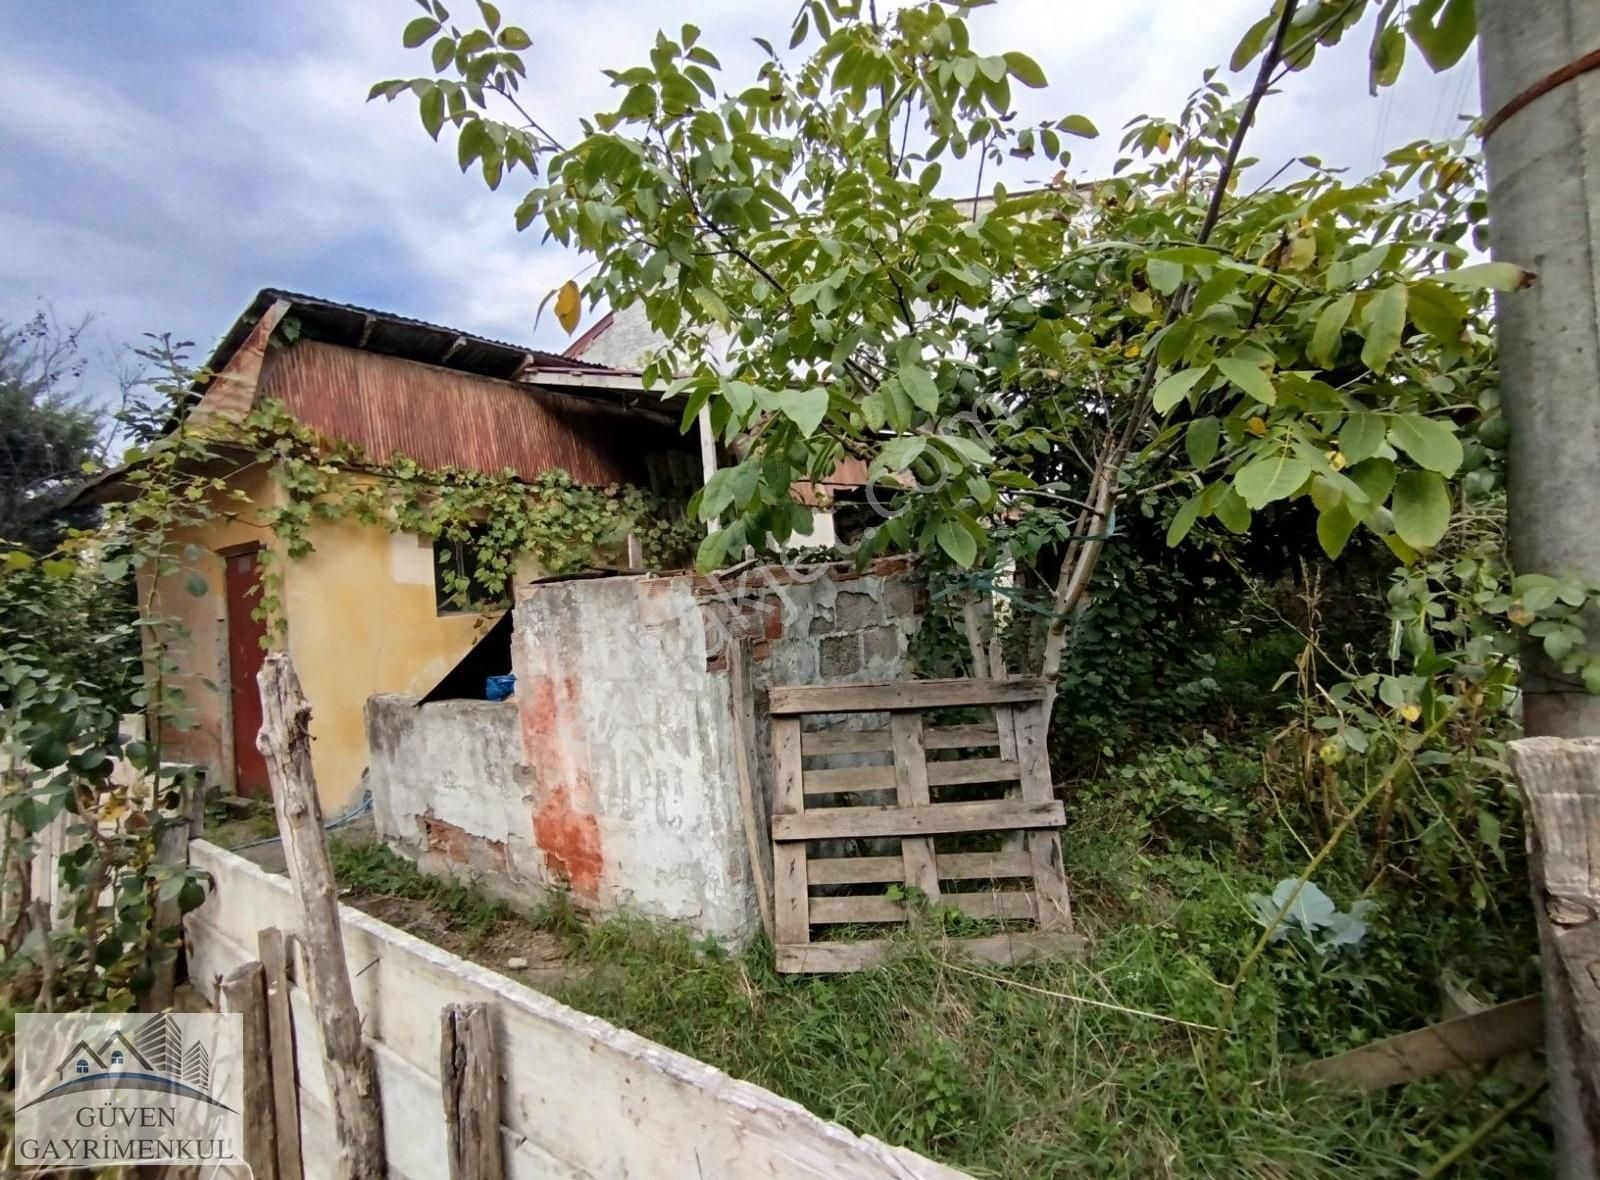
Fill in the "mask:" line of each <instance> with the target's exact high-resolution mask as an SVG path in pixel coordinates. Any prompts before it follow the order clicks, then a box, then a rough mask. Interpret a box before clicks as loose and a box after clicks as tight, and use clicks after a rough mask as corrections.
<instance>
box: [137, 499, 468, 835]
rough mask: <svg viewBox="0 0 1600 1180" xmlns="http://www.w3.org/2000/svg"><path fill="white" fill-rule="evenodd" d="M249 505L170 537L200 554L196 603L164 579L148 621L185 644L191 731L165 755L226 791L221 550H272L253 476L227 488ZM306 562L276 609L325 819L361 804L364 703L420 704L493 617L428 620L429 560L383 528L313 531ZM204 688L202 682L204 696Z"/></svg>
mask: <svg viewBox="0 0 1600 1180" xmlns="http://www.w3.org/2000/svg"><path fill="white" fill-rule="evenodd" d="M232 486H234V487H236V488H238V489H240V490H241V491H243V492H245V493H246V495H247V496H248V498H249V503H248V504H245V503H242V502H239V501H236V500H231V499H229V500H219V501H218V507H219V509H222V508H225V509H226V511H227V512H229V513H232V514H234V518H233V519H224V518H219V519H217V520H214V521H212V522H209V523H208V524H207V525H205V526H204V527H202V528H200V529H198V530H195V534H194V535H193V536H185V537H182V538H180V542H179V543H180V544H181V543H184V542H188V541H193V542H194V543H195V544H196V545H197V546H198V547H199V548H200V549H201V550H202V551H203V552H202V553H201V555H200V556H199V557H198V559H197V560H196V561H194V562H193V563H192V565H191V566H190V567H189V568H192V569H194V570H196V571H198V572H199V573H200V574H201V575H202V576H204V577H205V579H206V583H207V590H206V593H205V594H204V595H203V596H200V597H195V596H194V595H192V594H190V593H189V592H188V590H187V589H186V588H185V586H184V581H185V578H184V576H183V575H182V574H179V575H174V576H172V577H169V578H165V579H162V582H161V584H160V586H159V587H158V590H157V594H158V599H157V605H156V610H157V611H158V612H164V613H166V614H170V615H175V616H178V617H179V618H181V619H182V620H183V623H184V625H185V627H186V629H187V630H188V633H189V634H188V638H187V639H186V640H185V641H184V642H183V644H182V646H181V648H179V649H178V650H176V651H175V652H174V659H175V661H176V662H177V663H178V664H179V666H180V667H181V668H182V669H183V672H182V675H181V676H180V677H179V678H178V680H177V682H176V683H177V684H178V686H179V687H181V688H182V690H183V691H184V693H185V695H186V698H187V701H188V704H189V707H190V713H191V714H192V719H193V722H194V724H193V726H192V728H189V729H186V730H177V729H172V728H169V729H168V731H167V738H166V746H165V749H166V751H167V756H168V757H170V758H174V759H181V760H184V761H193V762H199V763H203V764H205V765H206V766H208V767H209V768H210V769H211V772H212V774H213V776H214V778H213V781H217V782H221V783H224V784H225V785H226V786H227V787H228V789H230V790H231V789H232V785H233V756H232V749H231V746H232V737H231V728H232V721H231V717H230V715H229V706H228V696H227V693H228V660H227V600H226V595H225V592H224V583H223V561H222V558H220V557H219V556H217V554H218V553H219V552H220V551H223V550H226V549H230V548H233V547H236V546H239V545H245V544H252V543H260V544H267V543H269V542H270V541H271V540H272V537H271V534H270V532H268V531H267V530H266V529H265V528H263V527H261V525H260V522H259V512H260V510H261V509H263V508H265V507H267V506H269V505H271V504H273V503H275V502H277V499H278V497H280V496H281V495H282V493H281V491H280V490H279V489H278V487H277V485H276V484H275V483H274V482H273V481H272V479H271V477H270V475H269V473H268V472H267V471H266V470H265V469H263V468H255V469H251V470H249V471H247V472H245V473H244V474H242V475H240V476H237V477H235V478H234V479H233V480H232ZM310 540H311V543H312V545H313V546H314V550H315V551H314V552H313V553H311V554H310V555H309V556H307V557H304V558H300V559H298V560H293V561H284V562H283V563H282V566H281V568H282V571H283V588H282V601H283V611H284V617H285V618H286V620H287V622H288V645H289V652H290V655H291V656H292V657H293V658H294V665H295V670H296V672H297V673H298V674H299V676H300V683H301V686H302V687H303V688H304V690H305V694H306V697H307V699H308V700H309V701H310V702H311V735H312V747H311V754H312V767H313V769H314V770H315V772H316V776H317V792H318V795H319V796H320V797H321V799H322V804H323V808H324V810H325V811H326V812H328V813H329V814H332V813H334V812H337V811H340V810H343V809H344V808H345V807H346V806H348V805H349V804H351V803H353V802H354V801H355V800H356V799H357V798H359V795H360V786H361V772H362V770H363V769H364V768H365V767H366V765H367V742H366V729H365V724H364V709H365V705H366V700H367V698H368V697H369V696H371V695H372V694H374V693H393V692H407V693H422V692H426V691H427V690H428V689H429V688H431V687H432V686H433V685H434V684H435V683H436V682H437V681H438V680H439V679H440V678H442V677H443V676H444V674H445V673H446V672H448V671H449V670H450V669H451V667H453V666H454V665H455V663H456V661H457V660H459V659H460V658H461V657H462V656H463V655H465V654H466V652H467V650H468V649H469V648H470V647H471V646H472V644H473V643H474V642H475V641H476V639H477V637H478V636H479V635H480V634H481V633H482V631H483V630H484V629H486V628H487V627H488V625H489V624H490V623H491V622H492V621H493V619H494V617H495V616H494V615H488V616H484V615H470V614H453V615H444V616H440V615H439V614H438V613H437V610H436V607H435V603H434V593H433V549H432V545H431V544H430V543H428V542H426V541H423V540H422V539H420V538H418V537H416V536H412V535H407V534H398V533H390V532H389V530H388V529H386V528H385V527H383V526H381V525H363V524H360V523H358V522H354V521H344V522H338V523H329V522H317V523H315V524H313V525H312V527H311V531H310ZM206 681H210V682H211V683H210V684H209V685H208V684H207V683H206Z"/></svg>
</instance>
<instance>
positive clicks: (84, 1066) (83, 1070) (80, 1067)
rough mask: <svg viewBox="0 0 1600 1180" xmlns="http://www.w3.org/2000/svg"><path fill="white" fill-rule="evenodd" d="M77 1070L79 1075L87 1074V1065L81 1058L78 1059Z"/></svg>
mask: <svg viewBox="0 0 1600 1180" xmlns="http://www.w3.org/2000/svg"><path fill="white" fill-rule="evenodd" d="M77 1070H78V1072H79V1073H88V1072H89V1063H88V1062H87V1061H85V1060H84V1059H83V1058H81V1057H80V1058H78V1065H77Z"/></svg>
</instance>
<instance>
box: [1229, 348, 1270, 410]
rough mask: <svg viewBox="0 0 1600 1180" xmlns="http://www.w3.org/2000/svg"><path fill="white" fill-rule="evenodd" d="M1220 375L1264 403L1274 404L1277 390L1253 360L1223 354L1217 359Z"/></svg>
mask: <svg viewBox="0 0 1600 1180" xmlns="http://www.w3.org/2000/svg"><path fill="white" fill-rule="evenodd" d="M1216 364H1217V368H1218V369H1219V370H1220V371H1221V373H1222V375H1223V376H1224V377H1226V378H1227V379H1228V380H1229V381H1231V382H1233V383H1234V384H1235V385H1237V386H1238V387H1239V388H1240V389H1242V390H1244V391H1245V392H1246V393H1248V394H1249V395H1250V396H1251V397H1253V398H1255V399H1256V401H1258V402H1261V403H1262V404H1264V405H1268V406H1271V405H1276V404H1277V402H1278V391H1277V390H1276V389H1274V388H1273V387H1272V378H1270V377H1268V376H1267V374H1266V371H1265V370H1264V369H1262V368H1261V366H1260V365H1258V364H1256V363H1255V362H1254V361H1248V360H1245V359H1244V358H1243V357H1237V356H1225V357H1219V358H1218V359H1217V362H1216Z"/></svg>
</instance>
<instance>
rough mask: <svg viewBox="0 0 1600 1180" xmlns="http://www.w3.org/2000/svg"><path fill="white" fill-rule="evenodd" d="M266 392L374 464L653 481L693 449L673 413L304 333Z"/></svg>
mask: <svg viewBox="0 0 1600 1180" xmlns="http://www.w3.org/2000/svg"><path fill="white" fill-rule="evenodd" d="M260 391H261V394H262V395H263V396H266V397H272V398H276V399H277V400H278V401H280V402H282V403H283V405H284V407H285V409H287V410H288V411H289V413H290V414H292V415H293V416H294V417H295V419H296V420H297V421H299V422H301V423H303V424H305V425H306V426H309V427H310V428H311V429H313V430H315V431H317V432H318V433H319V434H321V435H323V436H325V437H327V438H330V439H337V440H340V441H343V442H349V443H354V444H355V445H356V446H358V447H360V448H361V450H362V451H364V452H365V453H366V455H367V456H368V457H369V458H370V459H372V460H373V461H374V462H376V463H387V462H389V461H390V460H392V459H394V458H395V457H397V456H400V455H404V456H406V457H408V458H411V459H414V460H416V461H417V462H418V463H420V464H422V465H423V466H424V467H427V468H431V469H438V468H441V467H456V468H461V469H464V470H471V471H482V472H487V473H490V474H494V473H498V472H501V471H506V470H510V471H514V472H516V473H517V474H518V475H519V476H521V477H522V478H523V479H532V478H534V477H535V476H537V475H539V474H540V473H542V472H545V471H549V470H551V469H552V468H560V469H562V470H564V471H566V472H567V473H568V474H570V475H571V476H572V477H573V479H575V480H576V481H577V482H578V483H580V484H587V485H591V486H596V485H603V484H610V483H635V484H641V485H644V486H649V485H650V483H651V482H652V481H651V479H650V470H649V460H650V458H651V457H652V456H660V455H665V454H669V453H671V452H675V451H676V452H684V453H690V452H693V450H694V448H695V446H696V443H695V441H694V439H693V438H686V437H685V436H684V435H682V434H681V433H680V432H679V431H678V428H677V426H676V424H675V422H674V421H673V419H672V417H671V416H670V415H666V414H662V413H661V412H660V411H659V410H655V409H653V408H646V407H643V406H635V407H624V406H619V405H616V404H613V403H611V402H607V401H602V400H598V399H595V398H589V397H581V396H573V395H571V394H566V393H558V392H555V391H552V390H544V389H536V388H533V387H531V386H528V385H525V384H522V383H520V382H514V381H508V380H500V379H494V378H488V377H484V376H480V375H478V374H473V373H462V372H456V371H452V370H448V369H441V368H437V367H434V366H431V365H424V364H418V363H416V362H414V361H409V360H403V359H400V358H398V357H392V356H383V355H379V354H376V353H371V352H359V351H356V350H354V349H350V348H342V347H339V346H337V345H334V344H329V343H326V342H323V341H318V340H305V339H302V340H300V341H298V342H297V343H295V344H293V345H291V346H289V347H287V348H275V349H272V350H271V351H269V352H268V354H267V358H266V362H265V364H264V365H263V366H262V370H261V385H260Z"/></svg>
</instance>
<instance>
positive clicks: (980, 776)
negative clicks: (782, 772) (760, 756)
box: [803, 758, 1022, 795]
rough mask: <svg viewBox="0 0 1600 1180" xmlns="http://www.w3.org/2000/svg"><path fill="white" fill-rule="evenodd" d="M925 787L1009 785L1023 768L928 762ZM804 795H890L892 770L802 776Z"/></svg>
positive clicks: (990, 761) (997, 761)
mask: <svg viewBox="0 0 1600 1180" xmlns="http://www.w3.org/2000/svg"><path fill="white" fill-rule="evenodd" d="M926 765H927V768H928V785H929V786H930V787H953V786H957V785H959V784H962V783H1012V782H1016V781H1017V780H1018V779H1020V778H1021V777H1022V767H1021V766H1019V765H1018V764H1017V763H1015V762H1007V761H1006V760H1005V759H1003V758H962V759H959V760H951V761H947V762H929V763H927V764H926ZM803 781H804V783H805V790H806V794H807V795H837V794H840V793H841V792H845V791H892V790H894V789H895V786H896V779H895V768H894V767H893V766H846V767H843V768H841V769H836V770H808V771H805V772H804V780H803Z"/></svg>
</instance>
